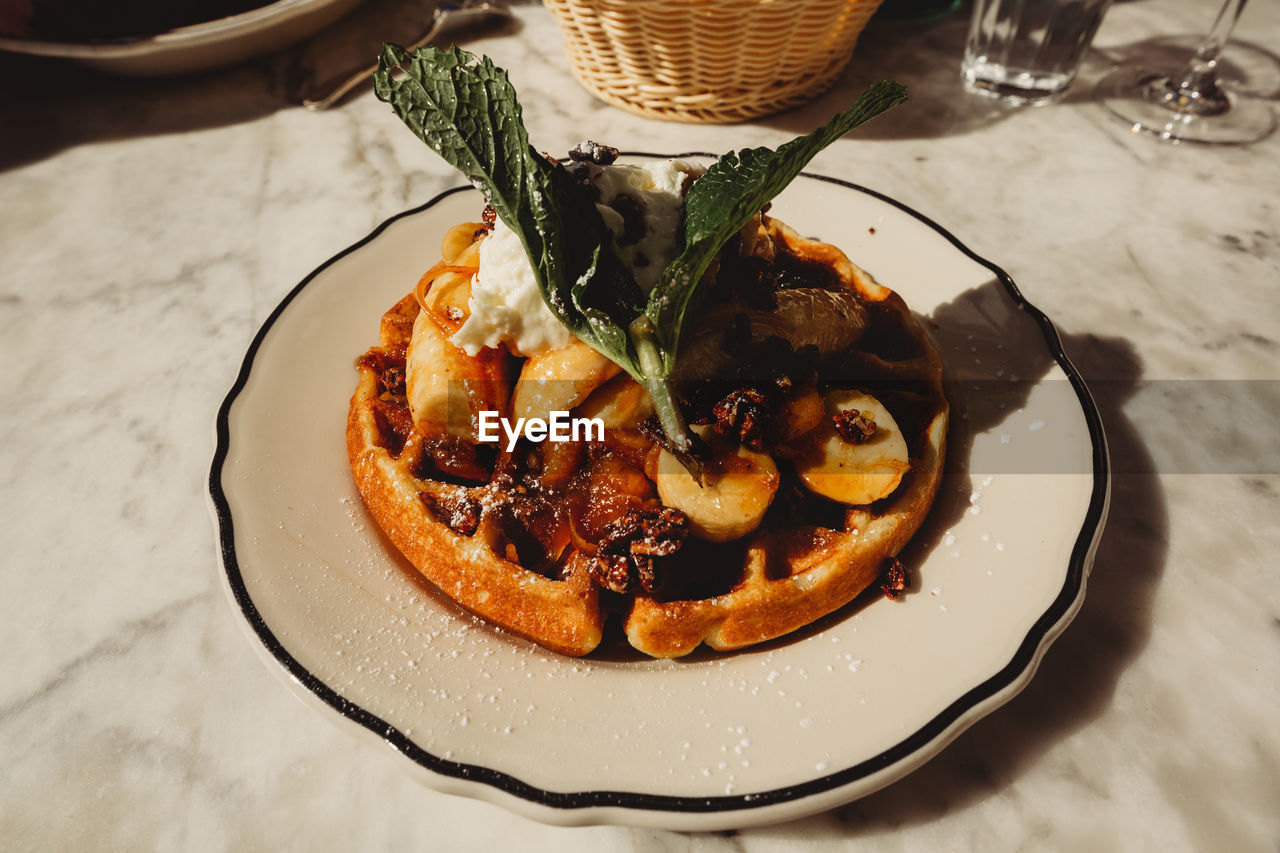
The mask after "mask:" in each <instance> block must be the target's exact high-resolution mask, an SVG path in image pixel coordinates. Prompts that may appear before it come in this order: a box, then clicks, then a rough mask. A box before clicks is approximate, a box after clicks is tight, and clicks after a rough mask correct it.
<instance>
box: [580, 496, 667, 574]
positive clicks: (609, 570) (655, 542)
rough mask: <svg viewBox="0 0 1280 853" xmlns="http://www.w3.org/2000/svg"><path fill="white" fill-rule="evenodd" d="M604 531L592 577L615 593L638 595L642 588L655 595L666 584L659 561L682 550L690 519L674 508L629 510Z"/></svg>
mask: <svg viewBox="0 0 1280 853" xmlns="http://www.w3.org/2000/svg"><path fill="white" fill-rule="evenodd" d="M604 531H605V532H604V537H603V538H602V539H601V540H600V542H599V544H598V545H597V546H596V554H595V558H594V559H593V560H592V562H591V567H590V574H591V577H592V578H593V579H594V580H595V581H596V583H598V584H600V586H602V587H604V588H605V589H609V590H613V591H614V592H618V593H626V592H634V591H635V590H636V588H637V587H638V588H640V589H642V590H644V591H645V592H648V593H653V592H656V591H657V590H658V588H659V587H660V586H661V585H662V578H661V576H660V574H659V572H658V567H659V565H660V564H659V563H658V562H657V559H658V558H660V557H667V556H670V555H672V554H674V553H675V552H677V551H679V550H680V546H681V545H683V544H684V539H685V536H686V535H687V534H688V532H689V519H688V518H687V517H686V516H685V514H684V513H683V512H681V511H680V510H678V509H673V508H671V507H659V508H658V509H656V510H638V509H629V510H627V512H626V513H625V514H624V515H623V516H622V517H620V518H618V519H616V520H614V521H612V522H610V523H609V524H606V525H605V528H604Z"/></svg>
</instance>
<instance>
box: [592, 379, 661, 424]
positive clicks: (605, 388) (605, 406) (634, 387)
mask: <svg viewBox="0 0 1280 853" xmlns="http://www.w3.org/2000/svg"><path fill="white" fill-rule="evenodd" d="M574 411H575V412H576V413H577V414H578V415H579V416H581V417H584V418H599V419H600V420H601V421H603V422H604V428H605V429H606V430H615V429H635V428H636V427H637V426H638V425H639V423H640V421H642V420H644V419H645V418H647V417H649V415H652V414H653V400H652V399H651V398H650V397H649V392H648V391H646V390H644V386H642V385H641V384H640V383H639V382H636V381H635V380H634V379H632V378H631V377H630V376H628V375H627V374H625V373H624V374H621V375H619V376H615V377H613V378H612V379H610V380H609V381H608V382H606V383H605V384H603V385H601V386H600V387H599V388H597V389H596V390H594V391H592V392H591V395H590V396H589V397H587V399H585V400H583V401H582V403H581V405H579V406H578V408H577V409H575V410H574Z"/></svg>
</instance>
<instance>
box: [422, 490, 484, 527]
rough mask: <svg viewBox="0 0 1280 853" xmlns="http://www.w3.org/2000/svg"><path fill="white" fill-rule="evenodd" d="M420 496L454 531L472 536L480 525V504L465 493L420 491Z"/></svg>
mask: <svg viewBox="0 0 1280 853" xmlns="http://www.w3.org/2000/svg"><path fill="white" fill-rule="evenodd" d="M418 498H419V500H421V501H422V502H423V503H424V504H426V506H427V509H428V510H429V511H430V512H431V514H432V515H434V516H435V517H436V518H438V519H439V520H440V521H442V522H444V523H445V524H446V525H448V527H449V529H450V530H452V531H453V532H454V533H458V534H461V535H462V536H471V535H472V534H474V533H475V532H476V528H477V527H478V526H479V525H480V504H479V503H478V502H477V501H476V500H474V499H473V498H471V497H470V496H468V495H465V494H441V495H439V496H435V495H432V494H430V493H429V492H418Z"/></svg>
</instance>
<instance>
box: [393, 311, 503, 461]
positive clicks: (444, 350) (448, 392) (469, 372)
mask: <svg viewBox="0 0 1280 853" xmlns="http://www.w3.org/2000/svg"><path fill="white" fill-rule="evenodd" d="M506 386H507V382H506V380H505V379H504V377H503V371H502V353H501V352H500V351H498V350H494V349H485V350H481V351H480V354H479V355H477V356H474V357H473V356H469V355H467V354H466V353H465V352H463V351H462V350H460V349H458V348H457V347H456V346H454V345H453V344H452V343H450V342H449V339H448V338H446V337H445V333H444V331H443V330H442V329H441V328H440V326H439V325H438V324H437V323H436V321H435V320H433V319H432V318H431V315H430V314H429V313H428V312H426V311H420V312H419V313H418V317H417V319H416V320H414V323H413V337H412V339H411V340H410V342H409V349H408V352H407V353H406V354H405V390H406V394H407V396H408V398H409V411H410V412H412V413H413V420H414V423H419V424H420V423H432V424H436V425H437V426H440V427H444V428H445V429H446V430H447V431H448V432H449V433H450V434H452V435H459V436H469V437H471V439H472V440H473V441H474V440H475V439H476V429H477V426H476V416H477V413H478V412H480V411H483V410H486V409H488V410H494V411H503V410H504V409H505V405H504V404H505V403H506V397H507V393H508V391H507V387H506Z"/></svg>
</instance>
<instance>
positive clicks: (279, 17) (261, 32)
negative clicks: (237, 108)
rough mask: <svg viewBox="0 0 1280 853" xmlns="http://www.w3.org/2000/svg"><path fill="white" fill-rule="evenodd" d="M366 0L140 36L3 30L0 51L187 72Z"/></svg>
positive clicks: (297, 0) (324, 22) (271, 8)
mask: <svg viewBox="0 0 1280 853" xmlns="http://www.w3.org/2000/svg"><path fill="white" fill-rule="evenodd" d="M359 2H360V0H276V2H275V3H271V4H269V5H266V6H262V7H261V8H258V9H251V10H249V11H248V12H243V13H241V14H239V15H231V16H228V17H226V18H219V19H218V20H215V21H206V22H205V23H202V24H192V25H191V26H189V27H178V28H176V29H173V30H170V31H168V32H164V33H159V34H158V35H153V36H143V37H139V38H129V39H115V40H111V41H102V42H52V41H40V40H39V39H27V38H15V37H11V36H3V35H0V50H8V51H12V52H14V53H29V54H33V55H36V56H56V57H62V58H64V59H73V60H76V61H77V62H80V63H81V64H83V65H88V66H90V67H92V68H97V69H100V70H102V71H109V72H111V73H113V74H124V75H128V76H135V77H152V76H162V75H167V74H185V73H187V72H191V71H200V70H203V69H206V68H215V67H218V66H223V65H231V64H233V63H236V62H241V61H243V60H246V59H251V58H253V57H255V56H262V55H264V54H267V53H271V52H273V51H276V50H280V49H281V48H284V47H287V46H288V45H290V44H293V43H294V42H297V41H301V40H302V39H304V38H307V37H308V36H311V35H314V34H315V33H318V32H320V30H322V29H324V28H325V27H327V26H329V25H330V24H332V23H333V22H334V21H336V20H338V18H340V17H342V15H344V14H346V13H347V12H348V11H350V10H351V9H352V8H353V7H354V6H355V5H356V4H357V3H359Z"/></svg>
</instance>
